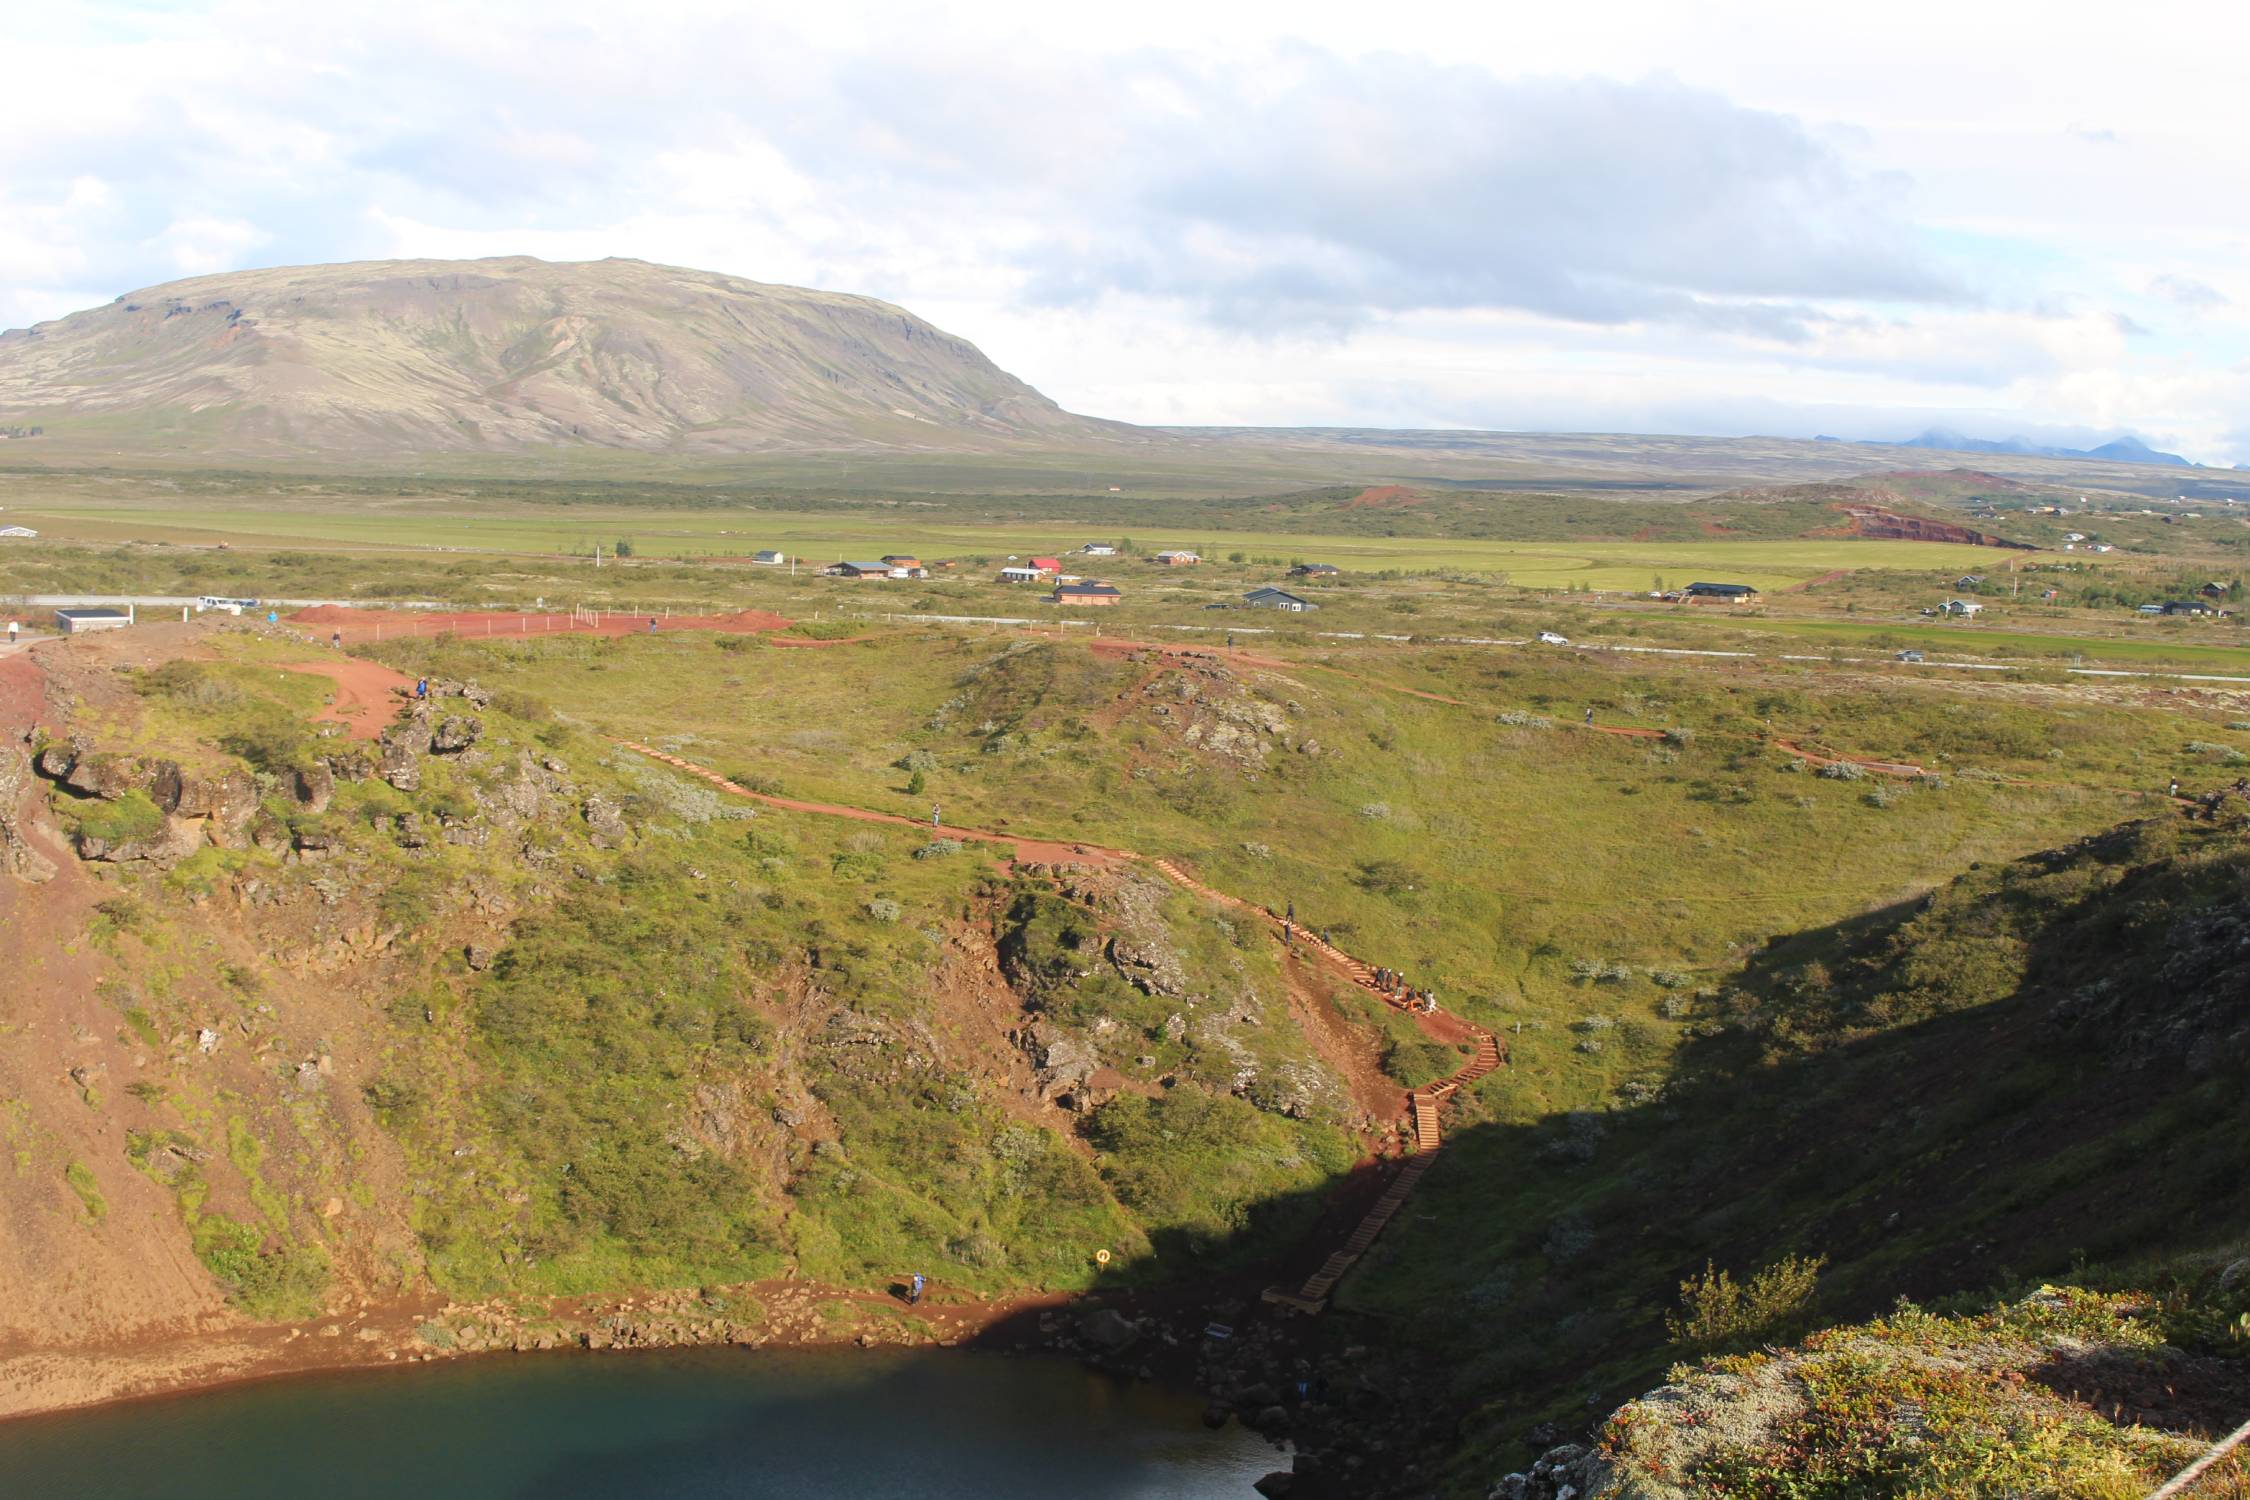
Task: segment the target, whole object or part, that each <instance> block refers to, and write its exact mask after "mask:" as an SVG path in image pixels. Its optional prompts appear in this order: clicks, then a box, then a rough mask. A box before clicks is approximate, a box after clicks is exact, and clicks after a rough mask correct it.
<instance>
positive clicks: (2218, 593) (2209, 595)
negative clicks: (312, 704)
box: [0, 531, 2227, 599]
mask: <svg viewBox="0 0 2250 1500" xmlns="http://www.w3.org/2000/svg"><path fill="white" fill-rule="evenodd" d="M7 534H8V533H7V532H5V531H0V536H6V535H7ZM2196 592H2197V593H2199V594H2201V595H2202V596H2203V597H2204V598H2206V599H2224V598H2225V597H2226V596H2227V586H2226V585H2225V584H2223V583H2219V582H2216V581H2213V582H2211V583H2207V584H2205V585H2203V587H2201V588H2199V589H2197V590H2196Z"/></svg>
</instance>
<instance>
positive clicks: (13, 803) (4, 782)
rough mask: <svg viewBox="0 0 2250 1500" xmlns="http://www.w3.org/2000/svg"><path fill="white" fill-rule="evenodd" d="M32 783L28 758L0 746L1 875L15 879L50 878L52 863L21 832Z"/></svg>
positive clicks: (16, 750)
mask: <svg viewBox="0 0 2250 1500" xmlns="http://www.w3.org/2000/svg"><path fill="white" fill-rule="evenodd" d="M31 784H32V776H31V757H30V755H29V754H28V753H26V752H25V751H24V750H22V749H19V748H18V747H17V746H14V745H0V875H9V876H13V877H14V878H15V879H17V880H28V881H32V882H35V883H36V882H38V881H43V880H52V879H53V878H54V876H55V862H54V861H53V860H51V859H49V858H47V856H46V855H44V854H41V853H40V852H39V851H38V850H37V849H35V848H33V847H32V845H31V843H30V841H29V840H28V839H26V838H25V837H24V835H23V828H22V819H23V816H24V812H23V809H24V805H25V802H26V800H27V798H28V796H29V794H30V791H31Z"/></svg>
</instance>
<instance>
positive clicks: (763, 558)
mask: <svg viewBox="0 0 2250 1500" xmlns="http://www.w3.org/2000/svg"><path fill="white" fill-rule="evenodd" d="M750 560H751V561H752V562H754V563H764V564H765V565H766V566H767V567H776V566H779V565H780V564H782V563H785V562H787V561H789V559H788V558H787V557H786V556H784V555H783V554H782V553H779V552H775V551H773V550H771V549H770V548H769V549H768V550H766V551H764V552H760V553H758V554H757V555H756V556H755V557H752V558H751V559H750Z"/></svg>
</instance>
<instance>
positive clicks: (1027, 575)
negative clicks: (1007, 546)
mask: <svg viewBox="0 0 2250 1500" xmlns="http://www.w3.org/2000/svg"><path fill="white" fill-rule="evenodd" d="M1046 576H1047V575H1046V574H1044V573H1042V572H1040V571H1039V570H1038V569H1037V568H1026V567H1019V566H1009V567H1005V568H1002V569H1001V570H1000V581H1001V582H1002V583H1037V582H1038V581H1039V580H1040V579H1042V578H1044V577H1046Z"/></svg>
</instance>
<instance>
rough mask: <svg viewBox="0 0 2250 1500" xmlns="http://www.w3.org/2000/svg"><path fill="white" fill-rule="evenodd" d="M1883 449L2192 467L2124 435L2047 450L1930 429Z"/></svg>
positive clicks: (2025, 441) (2022, 440) (2023, 442)
mask: <svg viewBox="0 0 2250 1500" xmlns="http://www.w3.org/2000/svg"><path fill="white" fill-rule="evenodd" d="M1879 446H1881V447H1885V448H1937V449H1941V450H1943V451H1944V452H1947V453H2013V454H2016V455H2019V456H2020V457H2024V458H2091V459H2101V460H2105V461H2107V462H2109V463H2113V464H2165V465H2169V466H2171V467H2174V468H2181V469H2191V468H2194V467H2195V465H2193V464H2191V463H2189V462H2188V461H2187V460H2186V459H2184V458H2182V457H2180V455H2179V454H2177V453H2164V452H2161V451H2159V450H2157V449H2155V448H2151V447H2150V446H2149V445H2148V444H2146V443H2144V442H2142V441H2141V440H2140V439H2139V438H2137V437H2134V436H2132V435H2131V434H2129V433H2128V434H2127V435H2126V436H2124V437H2121V438H2119V439H2117V440H2116V441H2115V442H2111V443H2104V444H2102V445H2101V446H2100V447H2099V448H2051V447H2048V446H2046V445H2044V444H2041V443H2034V442H2032V441H2030V440H2029V439H2027V438H2020V437H2011V438H2000V439H1998V440H1994V439H1992V438H1973V437H1963V436H1962V435H1961V434H1960V433H1958V432H1948V431H1947V430H1946V429H1944V428H1942V427H1933V428H1931V429H1930V430H1929V431H1928V432H1925V433H1923V434H1922V435H1921V436H1920V437H1913V438H1908V439H1907V440H1906V441H1905V442H1903V443H1883V444H1880V445H1879Z"/></svg>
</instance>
